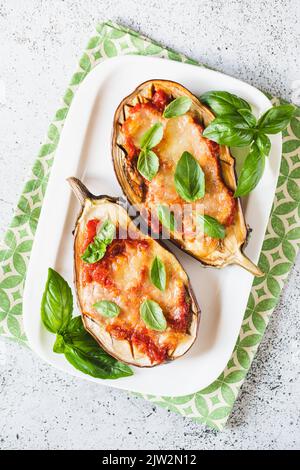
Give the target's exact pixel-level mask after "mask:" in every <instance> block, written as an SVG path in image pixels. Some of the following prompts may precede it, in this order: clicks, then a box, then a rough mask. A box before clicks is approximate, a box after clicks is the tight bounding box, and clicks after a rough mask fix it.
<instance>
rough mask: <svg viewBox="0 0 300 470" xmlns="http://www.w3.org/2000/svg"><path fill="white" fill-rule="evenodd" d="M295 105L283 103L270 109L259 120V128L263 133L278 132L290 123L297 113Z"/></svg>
mask: <svg viewBox="0 0 300 470" xmlns="http://www.w3.org/2000/svg"><path fill="white" fill-rule="evenodd" d="M295 109H296V108H295V106H293V105H291V104H281V105H279V106H273V108H270V109H268V111H266V112H265V113H264V114H263V115H262V117H261V118H260V119H259V121H258V129H259V131H260V133H262V134H277V133H278V132H281V131H283V130H284V129H285V128H286V127H287V126H288V124H289V122H290V120H291V119H292V117H293V115H294V113H295Z"/></svg>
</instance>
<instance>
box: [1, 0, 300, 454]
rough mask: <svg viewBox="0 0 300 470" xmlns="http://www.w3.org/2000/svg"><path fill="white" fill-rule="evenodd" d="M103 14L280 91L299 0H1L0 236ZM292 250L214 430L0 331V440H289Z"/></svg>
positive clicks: (114, 443)
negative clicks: (74, 370) (64, 368)
mask: <svg viewBox="0 0 300 470" xmlns="http://www.w3.org/2000/svg"><path fill="white" fill-rule="evenodd" d="M104 19H113V20H116V21H119V22H121V23H123V24H125V25H128V26H132V27H134V28H135V29H136V30H138V31H140V32H142V33H144V34H146V35H148V36H150V37H152V38H154V39H156V40H158V41H161V42H162V43H164V44H166V45H168V46H171V47H173V48H174V49H177V50H179V51H181V52H183V53H185V54H187V55H189V56H191V57H193V58H195V59H197V60H200V61H202V62H204V63H207V64H208V65H210V66H211V67H213V68H215V69H218V70H222V71H224V72H227V73H228V74H232V75H234V76H236V77H239V78H241V79H244V80H246V81H248V82H250V83H252V84H253V85H255V86H257V87H260V88H262V89H265V90H267V91H269V92H272V93H273V94H279V95H281V96H283V97H286V98H289V97H290V93H291V84H292V81H293V80H296V79H300V70H299V57H300V50H299V44H300V41H299V23H300V2H299V1H298V0H266V1H262V0H261V1H258V0H256V1H254V0H213V1H207V0H201V1H199V0H186V1H180V0H168V1H167V0H163V1H161V0H152V1H151V2H150V1H147V0H124V1H109V0H97V1H95V0H65V1H63V0H51V1H50V0H48V1H47V0H26V1H24V0H19V1H18V0H6V1H5V0H0V175H1V185H0V211H1V223H0V230H1V231H0V235H1V236H2V235H3V234H4V231H5V228H6V226H7V224H8V223H9V221H10V219H11V217H12V213H13V208H14V206H15V204H16V202H17V199H18V195H19V193H20V191H21V188H22V184H23V182H24V179H25V177H26V175H27V173H28V171H29V168H30V166H31V164H32V162H33V161H34V158H35V156H36V154H37V151H38V148H39V145H40V143H41V141H42V138H43V135H44V134H45V132H46V130H47V126H48V124H49V122H50V120H51V118H52V116H53V114H54V111H55V110H56V109H57V107H58V100H59V97H60V96H61V95H62V93H63V92H64V90H65V88H66V85H67V83H68V80H69V78H70V77H71V74H72V72H73V70H74V67H75V64H76V59H77V58H78V56H79V53H80V52H81V51H82V49H83V47H84V46H85V44H86V40H87V38H88V37H89V36H90V35H91V34H93V27H94V25H95V24H96V23H97V22H99V21H103V20H104ZM3 88H5V91H6V102H5V100H4V97H3ZM299 261H300V260H299V258H298V263H297V264H296V266H295V267H294V269H293V270H292V272H291V275H290V278H289V280H288V282H287V285H286V287H285V289H284V292H283V295H282V298H281V301H280V304H279V306H278V307H277V309H276V311H275V312H274V314H273V317H272V320H271V322H270V325H269V327H268V331H267V333H266V335H265V338H264V340H263V342H262V344H261V346H260V349H259V353H258V354H257V357H256V359H255V361H254V363H253V365H252V368H251V370H250V372H249V374H248V376H247V380H246V381H245V383H244V385H243V388H242V391H241V393H240V396H239V399H238V400H237V402H236V404H235V406H234V410H233V413H232V416H231V418H230V420H229V423H228V426H227V428H226V429H225V431H224V432H223V433H218V432H215V431H212V430H209V429H205V428H204V427H203V426H201V425H199V424H195V423H193V422H192V421H191V420H189V419H185V418H182V417H180V416H177V415H175V414H173V413H169V412H167V411H166V410H163V409H160V408H157V407H155V406H153V405H151V404H149V403H147V402H145V401H144V400H142V399H139V398H135V397H132V396H130V395H129V394H127V393H125V392H121V391H116V390H112V389H108V388H106V387H102V386H98V385H95V384H91V383H88V382H86V381H81V380H75V379H73V378H71V377H68V376H65V375H64V374H62V373H60V372H57V371H56V370H54V369H53V368H51V367H49V366H47V365H46V364H44V363H43V362H42V361H41V360H40V359H39V358H37V357H36V356H35V355H34V354H33V353H32V352H31V351H29V350H27V349H25V348H21V347H20V346H19V345H18V344H14V343H10V342H7V341H5V342H4V341H3V340H1V339H0V449H17V448H19V449H23V448H25V449H31V448H32V449H47V448H52V449H63V448H65V449H74V448H81V449H88V448H92V449H109V448H110V449H116V448H119V449H181V448H184V449H239V448H241V449H249V448H250V449H253V448H255V449H256V448H258V449H279V448H284V449H296V448H298V449H299V447H300V426H299V424H300V421H299V403H300V383H299V368H300V367H299V365H300V352H299V331H300V324H299V304H300V294H299V278H300V262H299Z"/></svg>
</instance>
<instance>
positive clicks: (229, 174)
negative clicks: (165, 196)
mask: <svg viewBox="0 0 300 470" xmlns="http://www.w3.org/2000/svg"><path fill="white" fill-rule="evenodd" d="M157 90H161V91H162V92H165V93H166V94H167V95H168V96H170V97H172V99H173V98H174V99H175V98H178V97H180V96H187V97H189V98H190V99H191V102H192V105H191V108H190V111H189V114H190V115H191V116H193V118H195V119H196V120H197V122H199V123H202V125H203V127H206V126H207V125H208V124H209V123H210V122H211V121H212V120H213V119H214V115H213V113H212V112H211V111H210V110H209V109H208V108H207V107H206V106H204V105H203V104H202V103H201V102H200V101H199V100H198V98H196V97H195V96H194V95H193V94H192V93H191V92H190V91H189V90H187V89H186V88H185V87H183V86H182V85H180V84H179V83H176V82H172V81H168V80H149V81H147V82H145V83H142V84H141V85H139V86H138V87H137V88H136V89H135V90H134V91H133V93H131V94H130V95H129V96H127V97H126V98H124V99H123V100H122V101H121V103H120V104H119V106H118V108H117V110H116V112H115V115H114V122H113V134H112V158H113V166H114V171H115V174H116V177H117V179H118V182H119V184H120V186H121V188H122V191H123V193H124V195H125V196H126V197H127V198H128V200H129V202H130V203H131V204H132V205H135V206H137V207H144V208H145V203H146V199H145V184H144V179H143V177H142V176H141V175H140V174H139V173H138V171H137V169H136V164H134V161H130V162H129V156H128V149H127V148H126V142H125V140H126V139H125V136H124V123H126V122H127V119H128V118H129V117H130V113H131V110H132V108H133V107H134V106H136V105H137V104H141V105H144V104H146V103H149V102H151V100H152V98H153V96H154V93H155V91H157ZM170 121H172V119H171V120H170ZM217 158H218V167H219V171H220V175H219V176H220V180H221V181H222V182H223V184H224V185H225V187H226V188H227V190H228V191H229V192H231V193H233V192H234V191H235V189H236V173H235V160H234V158H233V157H232V156H231V154H230V151H229V148H228V147H225V146H220V147H219V155H218V157H217ZM151 184H152V182H151ZM146 191H147V190H146ZM200 202H201V201H200ZM161 203H162V204H164V203H165V201H163V200H162V201H161ZM235 204H236V206H235V211H234V216H233V220H232V221H230V223H229V224H228V226H227V227H226V236H225V238H224V239H223V240H219V241H218V242H217V243H215V246H214V248H213V249H211V248H210V249H209V250H208V251H207V253H203V252H201V253H199V251H197V249H193V247H191V246H187V244H186V242H185V241H184V240H182V239H180V237H178V236H176V234H174V233H172V232H171V233H170V236H171V241H172V242H173V243H175V244H176V245H177V246H178V247H179V248H181V249H182V250H183V251H185V252H187V253H188V254H190V255H191V256H193V257H194V258H196V259H197V260H199V261H200V262H201V263H202V264H203V265H204V266H211V267H216V268H223V267H226V266H228V265H230V264H237V265H239V266H241V267H243V268H245V269H246V270H248V271H249V272H251V273H252V274H253V275H255V276H261V275H263V273H262V272H261V270H260V269H259V268H258V267H257V266H256V265H255V264H254V263H253V262H252V261H251V260H249V259H248V258H247V256H246V255H245V254H244V253H243V248H244V247H245V246H246V242H247V236H248V228H247V226H246V223H245V219H244V215H243V212H242V207H241V203H240V200H239V199H236V200H235ZM208 238H209V237H208Z"/></svg>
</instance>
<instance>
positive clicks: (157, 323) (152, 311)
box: [140, 300, 167, 331]
mask: <svg viewBox="0 0 300 470" xmlns="http://www.w3.org/2000/svg"><path fill="white" fill-rule="evenodd" d="M140 314H141V318H142V319H143V321H144V323H145V324H146V325H147V326H148V328H150V329H151V330H155V331H165V329H166V328H167V321H166V319H165V316H164V314H163V311H162V309H161V308H160V306H159V305H158V303H157V302H155V301H154V300H145V301H144V302H143V303H142V305H141V306H140Z"/></svg>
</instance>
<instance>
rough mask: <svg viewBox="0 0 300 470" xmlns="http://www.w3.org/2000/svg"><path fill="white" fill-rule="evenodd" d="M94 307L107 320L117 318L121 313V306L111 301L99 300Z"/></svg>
mask: <svg viewBox="0 0 300 470" xmlns="http://www.w3.org/2000/svg"><path fill="white" fill-rule="evenodd" d="M93 307H94V308H95V309H96V310H97V312H99V313H101V315H103V316H104V317H107V318H114V317H117V316H118V315H119V313H120V311H121V309H120V307H119V305H117V304H115V302H111V301H109V300H99V302H96V303H95V304H94V305H93Z"/></svg>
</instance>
